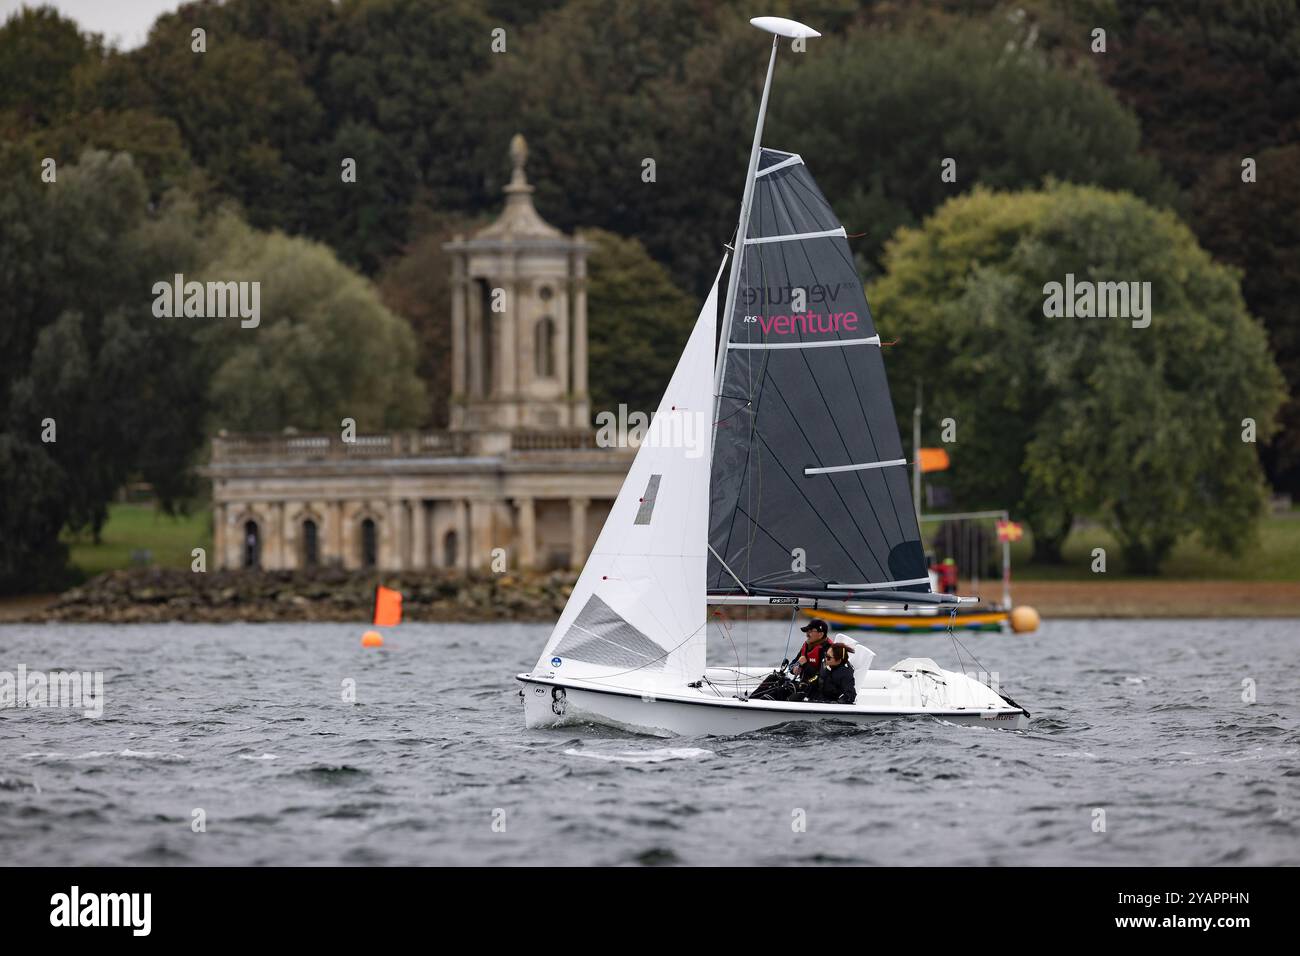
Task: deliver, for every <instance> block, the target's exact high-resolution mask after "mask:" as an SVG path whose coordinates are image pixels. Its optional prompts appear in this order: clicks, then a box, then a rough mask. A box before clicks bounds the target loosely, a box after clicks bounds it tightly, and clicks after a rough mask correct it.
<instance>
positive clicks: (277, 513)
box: [262, 501, 284, 571]
mask: <svg viewBox="0 0 1300 956" xmlns="http://www.w3.org/2000/svg"><path fill="white" fill-rule="evenodd" d="M267 514H268V518H267V521H266V524H267V529H266V544H265V545H264V547H263V550H262V567H263V568H265V569H266V570H268V571H275V570H278V569H280V568H283V567H284V502H283V501H273V502H271V506H270V507H269V508H268V509H267Z"/></svg>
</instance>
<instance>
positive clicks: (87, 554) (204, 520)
mask: <svg viewBox="0 0 1300 956" xmlns="http://www.w3.org/2000/svg"><path fill="white" fill-rule="evenodd" d="M100 537H101V539H102V540H101V542H100V543H99V544H95V543H93V541H92V540H91V536H90V532H88V531H87V532H83V533H82V534H80V535H71V534H69V535H66V536H65V537H64V540H65V541H66V542H67V543H68V548H69V551H70V553H71V561H72V564H73V565H74V566H75V567H76V568H77V569H78V570H80V571H81V572H83V573H84V574H85V575H86V576H87V577H91V576H94V575H96V574H99V573H100V572H102V571H111V570H114V569H116V568H129V567H131V566H132V564H133V563H135V562H132V560H131V553H132V552H134V551H146V550H147V551H150V552H152V559H151V560H150V561H148V562H147V563H148V564H151V565H153V566H156V567H162V568H188V567H189V566H190V561H191V560H192V558H191V557H190V552H191V551H192V550H193V549H194V548H203V549H205V550H206V551H207V552H208V567H209V568H211V567H213V562H212V512H211V511H210V510H209V509H207V508H199V509H196V510H195V511H194V512H193V513H191V514H188V515H181V516H179V517H175V518H172V517H168V516H167V515H165V514H163V513H162V512H161V511H159V510H158V509H157V508H155V507H154V506H153V505H151V504H112V505H109V506H108V523H107V524H105V525H104V530H103V533H102V534H101V535H100Z"/></svg>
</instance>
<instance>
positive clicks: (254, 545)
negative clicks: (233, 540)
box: [244, 520, 262, 570]
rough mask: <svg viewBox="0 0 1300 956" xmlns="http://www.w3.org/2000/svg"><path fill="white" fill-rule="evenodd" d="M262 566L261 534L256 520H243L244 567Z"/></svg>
mask: <svg viewBox="0 0 1300 956" xmlns="http://www.w3.org/2000/svg"><path fill="white" fill-rule="evenodd" d="M261 566H262V536H261V534H260V533H259V531H258V528H257V522H256V521H251V520H250V521H245V522H244V567H246V568H249V569H250V570H251V569H255V568H260V567H261Z"/></svg>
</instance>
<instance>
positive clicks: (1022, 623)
mask: <svg viewBox="0 0 1300 956" xmlns="http://www.w3.org/2000/svg"><path fill="white" fill-rule="evenodd" d="M1011 630H1013V631H1015V632H1016V633H1017V634H1029V633H1030V632H1032V631H1036V630H1038V612H1037V611H1035V610H1034V609H1033V608H1032V607H1030V606H1029V605H1028V604H1022V605H1020V607H1018V608H1014V609H1013V610H1012V611H1011Z"/></svg>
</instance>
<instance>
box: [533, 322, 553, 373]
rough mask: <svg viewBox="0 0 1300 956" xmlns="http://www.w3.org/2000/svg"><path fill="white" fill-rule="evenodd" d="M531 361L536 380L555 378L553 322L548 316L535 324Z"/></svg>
mask: <svg viewBox="0 0 1300 956" xmlns="http://www.w3.org/2000/svg"><path fill="white" fill-rule="evenodd" d="M533 360H534V363H535V368H536V371H537V377H538V378H555V320H554V319H552V318H551V317H550V316H549V315H548V316H546V318H544V319H539V320H538V322H537V331H536V333H535V334H534V337H533Z"/></svg>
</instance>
